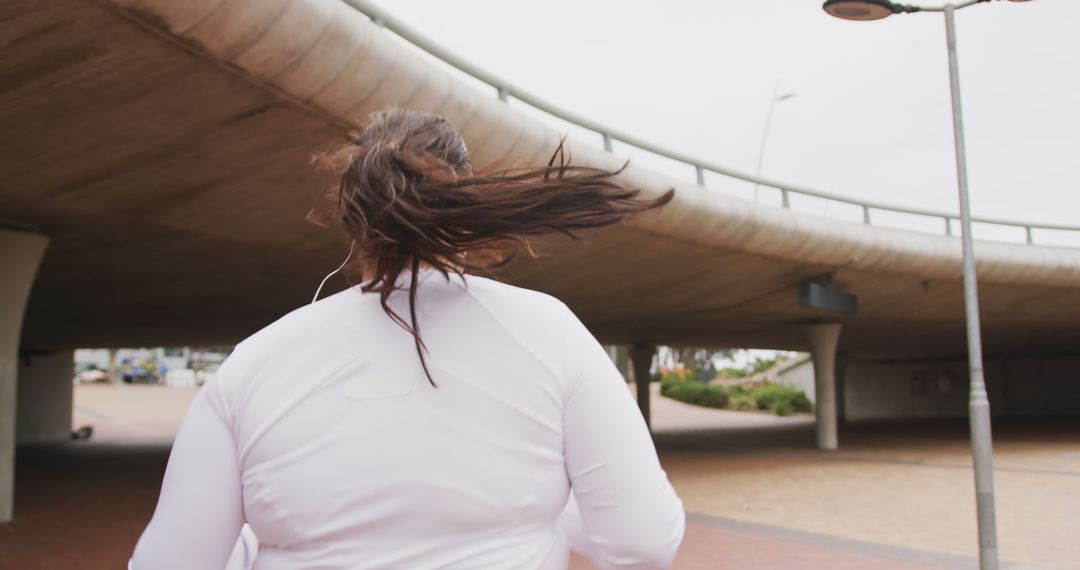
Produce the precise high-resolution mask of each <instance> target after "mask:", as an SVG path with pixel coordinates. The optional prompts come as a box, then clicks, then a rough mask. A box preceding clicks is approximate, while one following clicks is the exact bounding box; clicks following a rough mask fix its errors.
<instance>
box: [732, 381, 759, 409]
mask: <svg viewBox="0 0 1080 570" xmlns="http://www.w3.org/2000/svg"><path fill="white" fill-rule="evenodd" d="M733 388H739V389H740V393H736V392H735V391H734V390H731V391H730V392H729V397H728V409H731V410H735V411H736V412H753V411H755V410H757V409H758V407H757V402H756V401H755V400H754V397H753V396H751V395H750V394H749V393H748V392H747V391H746V390H745V389H743V388H742V386H733Z"/></svg>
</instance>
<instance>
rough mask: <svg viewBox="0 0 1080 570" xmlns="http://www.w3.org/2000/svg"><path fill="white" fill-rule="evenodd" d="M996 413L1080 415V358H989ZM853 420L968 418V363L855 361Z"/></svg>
mask: <svg viewBox="0 0 1080 570" xmlns="http://www.w3.org/2000/svg"><path fill="white" fill-rule="evenodd" d="M985 376H986V383H987V392H988V393H989V396H990V406H991V410H992V411H993V413H994V415H1015V416H1025V415H1070V414H1073V415H1074V414H1080V357H1056V358H1025V359H1015V360H1008V361H1002V360H990V361H987V362H986V363H985ZM844 384H845V390H844V400H845V410H846V418H847V419H848V420H856V421H857V420H867V419H887V418H918V417H936V418H943V417H966V416H967V402H968V372H967V362H966V361H961V360H952V361H925V362H876V361H866V360H854V359H853V360H850V361H849V362H848V365H847V371H846V374H845V379H844Z"/></svg>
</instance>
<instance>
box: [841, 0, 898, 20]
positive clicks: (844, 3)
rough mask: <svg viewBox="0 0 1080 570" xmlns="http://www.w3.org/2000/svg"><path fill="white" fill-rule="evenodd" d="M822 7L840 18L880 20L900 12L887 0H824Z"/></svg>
mask: <svg viewBox="0 0 1080 570" xmlns="http://www.w3.org/2000/svg"><path fill="white" fill-rule="evenodd" d="M822 8H823V9H824V10H825V12H826V13H827V14H829V15H830V16H834V17H836V18H840V19H842V20H880V19H882V18H887V17H889V16H891V15H893V14H896V13H897V12H900V10H899V7H898V6H897V5H896V4H893V3H892V2H890V1H889V0H826V2H825V4H824V5H823V6H822Z"/></svg>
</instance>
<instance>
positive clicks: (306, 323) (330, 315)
mask: <svg viewBox="0 0 1080 570" xmlns="http://www.w3.org/2000/svg"><path fill="white" fill-rule="evenodd" d="M355 296H356V294H355V292H353V291H351V290H349V289H346V290H345V291H342V292H340V293H337V294H335V295H331V296H329V297H327V298H325V299H322V300H320V301H318V302H316V303H312V304H309V305H304V306H302V307H298V308H296V309H294V310H292V311H289V312H288V313H286V314H285V315H283V316H281V317H279V318H278V319H276V320H275V321H273V322H272V323H270V324H268V325H266V326H264V327H263V328H261V329H259V330H258V331H256V332H255V333H253V334H251V335H250V336H248V337H247V338H245V339H244V340H242V341H240V343H238V344H237V345H236V346H235V347H234V348H233V351H232V353H230V354H229V356H228V358H226V359H225V361H224V362H223V363H222V364H221V367H220V368H218V371H217V374H216V377H215V378H214V381H215V384H217V389H218V390H220V391H222V392H223V393H224V394H225V396H226V398H227V399H228V398H229V397H230V395H232V394H236V393H242V392H244V391H245V390H246V386H247V385H248V384H250V382H251V381H252V380H253V379H254V378H255V377H256V376H257V375H258V373H259V371H260V370H261V369H262V368H263V367H264V366H266V365H267V364H268V363H270V364H272V363H273V361H274V357H275V355H278V354H281V353H282V352H283V351H284V349H285V348H286V347H288V346H291V345H293V344H295V343H297V342H299V341H300V340H301V339H303V340H304V341H310V340H312V337H313V336H318V335H320V334H324V331H325V332H326V333H328V332H329V330H330V329H331V328H332V327H333V326H334V323H335V322H336V321H335V317H336V316H340V315H343V314H345V311H343V310H342V309H343V307H342V305H344V304H348V303H350V302H352V301H353V300H354V299H352V297H355Z"/></svg>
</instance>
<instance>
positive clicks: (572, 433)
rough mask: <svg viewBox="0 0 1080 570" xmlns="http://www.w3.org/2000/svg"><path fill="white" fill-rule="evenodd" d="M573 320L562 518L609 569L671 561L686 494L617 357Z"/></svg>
mask: <svg viewBox="0 0 1080 570" xmlns="http://www.w3.org/2000/svg"><path fill="white" fill-rule="evenodd" d="M566 328H567V329H568V330H567V333H566V334H567V347H568V348H567V364H568V370H567V373H568V375H569V378H570V381H571V384H570V387H569V388H570V389H569V395H568V398H567V401H566V404H565V407H564V411H563V430H564V434H563V446H564V453H565V456H566V472H567V475H568V476H569V478H570V485H571V487H572V495H571V498H570V502H569V504H568V505H567V508H566V510H565V511H564V512H563V515H562V516H561V517H560V520H559V524H560V526H561V527H562V528H563V530H564V532H566V533H567V539H568V542H569V544H570V547H571V548H572V549H573V550H575V551H576V552H578V553H580V554H582V555H584V556H585V557H587V558H589V559H590V560H591V561H592V562H593V563H594V564H596V565H597V566H599V567H600V568H602V569H608V568H634V569H642V570H644V569H656V568H666V567H667V566H668V565H670V564H671V561H672V560H673V559H674V558H675V554H676V552H677V551H678V549H679V544H680V543H681V542H682V536H683V531H684V528H685V514H684V512H683V506H682V501H680V500H679V497H678V496H677V495H676V494H675V490H674V489H673V488H672V487H671V483H670V482H668V479H667V475H666V474H665V473H664V471H663V469H662V468H661V467H660V461H659V459H658V458H657V456H656V448H655V447H654V446H653V442H652V437H651V435H650V434H649V430H648V428H647V427H646V425H645V421H644V419H643V418H642V417H641V412H640V411H639V410H638V408H637V405H636V403H635V402H634V400H633V398H631V396H630V391H629V390H627V388H626V383H625V381H624V380H623V377H622V375H621V374H620V373H619V371H618V369H616V368H615V365H614V363H612V362H611V359H610V358H609V357H608V355H607V353H606V352H605V351H604V349H603V347H601V346H600V344H599V343H598V342H596V339H594V338H593V337H592V335H591V334H590V333H589V331H588V330H587V329H585V327H584V326H583V325H582V324H581V323H580V322H579V321H578V320H577V318H576V317H572V323H571V325H570V326H568V327H566ZM575 500H576V501H575ZM575 503H576V504H575Z"/></svg>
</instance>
